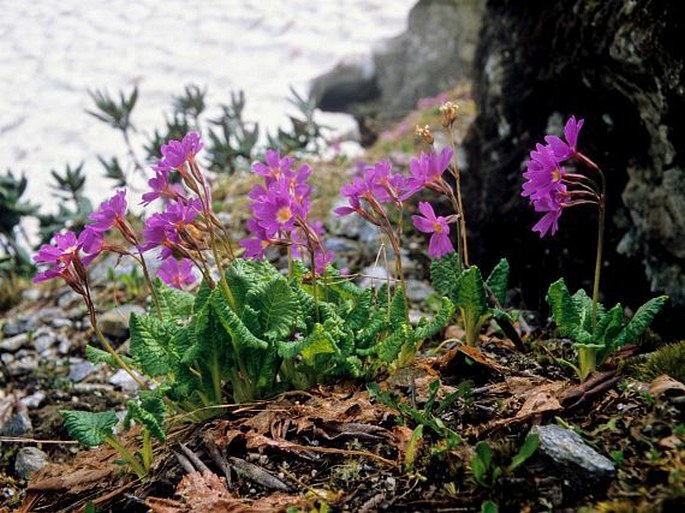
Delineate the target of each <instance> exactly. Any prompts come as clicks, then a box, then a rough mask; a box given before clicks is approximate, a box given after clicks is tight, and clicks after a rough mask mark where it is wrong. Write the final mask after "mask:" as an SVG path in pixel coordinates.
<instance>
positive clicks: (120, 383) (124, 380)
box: [107, 369, 139, 392]
mask: <svg viewBox="0 0 685 513" xmlns="http://www.w3.org/2000/svg"><path fill="white" fill-rule="evenodd" d="M107 381H108V382H109V384H110V385H114V386H115V387H119V388H121V389H122V390H124V391H126V392H133V391H135V390H138V388H139V386H138V383H136V381H135V380H134V379H133V378H132V377H131V376H130V375H129V373H128V372H126V371H125V370H124V369H119V370H118V371H116V372H115V373H114V374H112V376H111V377H110V378H109V379H108V380H107Z"/></svg>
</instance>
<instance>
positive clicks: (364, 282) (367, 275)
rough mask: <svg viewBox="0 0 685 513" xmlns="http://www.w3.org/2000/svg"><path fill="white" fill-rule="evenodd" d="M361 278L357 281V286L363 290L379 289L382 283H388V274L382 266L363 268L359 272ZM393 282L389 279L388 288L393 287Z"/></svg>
mask: <svg viewBox="0 0 685 513" xmlns="http://www.w3.org/2000/svg"><path fill="white" fill-rule="evenodd" d="M360 274H361V277H360V278H359V280H357V285H359V286H360V287H361V288H363V289H365V288H368V287H376V288H378V287H380V286H381V285H383V284H384V283H388V276H389V275H388V272H387V271H386V270H385V267H383V266H382V265H377V266H374V265H369V266H366V267H364V269H362V270H361V272H360ZM394 285H395V282H394V281H393V280H392V279H391V280H390V286H391V287H393V286H394Z"/></svg>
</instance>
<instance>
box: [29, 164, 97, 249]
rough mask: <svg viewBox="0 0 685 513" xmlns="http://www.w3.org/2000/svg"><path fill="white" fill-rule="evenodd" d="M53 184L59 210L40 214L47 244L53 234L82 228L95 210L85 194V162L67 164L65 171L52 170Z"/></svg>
mask: <svg viewBox="0 0 685 513" xmlns="http://www.w3.org/2000/svg"><path fill="white" fill-rule="evenodd" d="M50 174H51V175H52V179H53V181H54V183H53V184H50V186H51V188H52V189H53V196H54V197H55V198H56V199H57V200H58V201H57V212H53V213H49V214H38V216H37V217H38V221H39V228H38V233H39V235H40V239H41V243H42V244H46V243H48V242H49V241H50V239H52V236H53V235H54V234H55V233H57V232H59V231H60V230H62V229H64V227H65V226H66V227H69V228H71V229H75V230H80V229H81V228H83V226H85V224H86V222H87V221H88V216H89V215H90V214H91V213H92V212H93V204H92V203H91V202H90V200H89V199H88V198H86V196H85V195H84V188H85V183H86V176H85V174H84V172H83V162H82V163H80V164H79V165H78V166H76V167H74V168H72V167H71V166H70V165H69V164H67V165H66V167H65V169H64V173H63V174H60V173H58V172H57V171H55V170H52V171H50Z"/></svg>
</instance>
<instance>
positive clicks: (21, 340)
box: [0, 333, 29, 353]
mask: <svg viewBox="0 0 685 513" xmlns="http://www.w3.org/2000/svg"><path fill="white" fill-rule="evenodd" d="M28 341H29V335H28V333H20V334H19V335H15V336H13V337H10V338H6V339H5V340H3V341H2V342H0V351H8V352H10V353H14V352H15V351H18V350H19V349H21V348H22V347H24V346H25V345H26V344H28Z"/></svg>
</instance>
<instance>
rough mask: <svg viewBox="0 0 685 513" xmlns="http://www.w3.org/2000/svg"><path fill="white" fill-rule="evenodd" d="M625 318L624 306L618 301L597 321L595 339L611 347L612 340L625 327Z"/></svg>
mask: <svg viewBox="0 0 685 513" xmlns="http://www.w3.org/2000/svg"><path fill="white" fill-rule="evenodd" d="M623 320H624V316H623V307H622V306H621V303H618V304H616V305H614V307H613V308H612V309H611V310H609V311H608V312H607V313H606V314H604V315H603V316H602V317H601V318H600V319H599V321H598V322H597V326H596V328H595V334H594V339H595V341H596V342H597V343H598V344H600V345H602V346H603V347H604V346H606V347H610V346H611V342H612V341H613V340H614V339H615V338H616V336H617V335H618V334H619V333H620V331H621V328H622V327H623ZM599 363H601V362H599Z"/></svg>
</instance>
